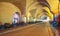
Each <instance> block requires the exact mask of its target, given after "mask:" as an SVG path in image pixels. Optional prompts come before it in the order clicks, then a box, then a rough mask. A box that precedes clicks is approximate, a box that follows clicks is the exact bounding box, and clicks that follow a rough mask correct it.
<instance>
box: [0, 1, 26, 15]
mask: <svg viewBox="0 0 60 36" xmlns="http://www.w3.org/2000/svg"><path fill="white" fill-rule="evenodd" d="M0 2H10V3H12V4H14V5H15V6H17V7H18V8H19V9H20V10H21V13H22V14H25V10H26V0H0Z"/></svg>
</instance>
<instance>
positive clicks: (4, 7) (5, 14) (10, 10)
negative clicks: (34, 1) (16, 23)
mask: <svg viewBox="0 0 60 36" xmlns="http://www.w3.org/2000/svg"><path fill="white" fill-rule="evenodd" d="M15 12H19V13H20V16H21V11H20V9H19V8H18V7H16V6H15V5H14V4H12V3H9V2H0V21H1V22H3V23H12V22H13V15H14V13H15Z"/></svg>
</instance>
